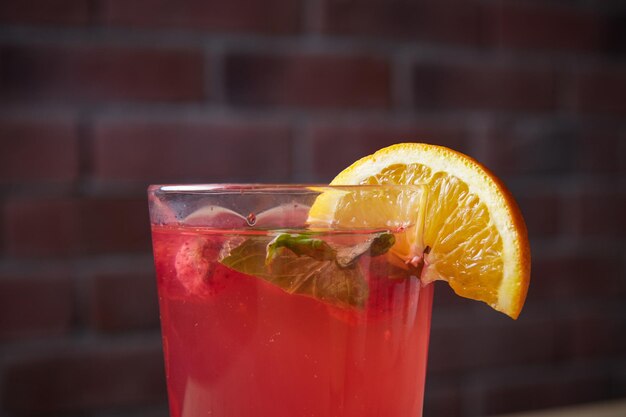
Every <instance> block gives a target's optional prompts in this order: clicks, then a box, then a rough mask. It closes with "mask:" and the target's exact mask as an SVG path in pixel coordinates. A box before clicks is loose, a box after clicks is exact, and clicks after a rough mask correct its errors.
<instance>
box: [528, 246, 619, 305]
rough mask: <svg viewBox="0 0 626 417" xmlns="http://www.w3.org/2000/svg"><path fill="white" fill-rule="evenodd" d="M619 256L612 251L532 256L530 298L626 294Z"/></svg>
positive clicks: (585, 297) (581, 297)
mask: <svg viewBox="0 0 626 417" xmlns="http://www.w3.org/2000/svg"><path fill="white" fill-rule="evenodd" d="M621 276H622V268H621V264H620V260H619V258H618V257H616V256H612V255H604V256H600V255H592V254H588V253H582V254H580V253H574V252H572V253H569V254H563V255H554V256H550V257H546V256H541V254H538V256H535V257H534V258H533V260H532V272H531V285H530V288H529V290H528V299H529V300H530V299H543V300H546V299H548V300H553V301H559V300H563V299H569V300H574V299H578V300H592V299H594V300H606V301H608V300H611V299H612V300H615V299H618V298H619V297H620V296H621V295H623V294H624V289H625V284H624V282H623V279H622V278H621Z"/></svg>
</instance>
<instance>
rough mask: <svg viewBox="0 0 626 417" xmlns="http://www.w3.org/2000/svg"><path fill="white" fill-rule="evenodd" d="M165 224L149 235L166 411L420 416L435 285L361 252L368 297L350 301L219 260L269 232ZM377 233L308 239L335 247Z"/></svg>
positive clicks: (288, 416) (187, 414) (231, 416)
mask: <svg viewBox="0 0 626 417" xmlns="http://www.w3.org/2000/svg"><path fill="white" fill-rule="evenodd" d="M153 223H154V216H153ZM161 223H165V224H161V225H157V224H153V225H152V236H153V245H154V256H155V265H156V272H157V282H158V290H159V300H160V311H161V323H162V333H163V346H164V352H165V366H166V374H167V385H168V393H169V401H170V414H171V416H172V417H199V416H215V417H248V416H250V417H252V416H254V417H270V416H271V417H283V416H284V417H298V416H319V417H368V416H381V417H417V416H421V415H422V403H423V394H424V380H425V373H426V359H427V347H428V337H429V329H430V315H431V304H432V295H433V288H432V286H430V285H429V286H425V287H422V286H421V284H420V281H419V279H417V278H416V277H412V276H408V275H406V274H405V275H404V276H403V277H401V278H398V268H397V267H394V266H392V265H391V264H390V263H389V262H388V260H387V257H385V256H375V254H374V253H373V252H371V251H369V250H368V251H365V252H364V253H363V254H361V255H359V257H358V259H357V260H356V261H355V263H354V265H352V266H351V267H350V268H358V270H359V271H362V272H361V273H362V279H363V282H364V283H365V285H366V288H367V292H366V293H365V294H366V295H365V297H364V298H363V299H362V302H360V303H357V304H358V305H345V304H344V303H341V302H336V300H335V301H333V300H330V301H329V300H328V299H327V298H325V297H324V296H323V295H322V296H320V295H319V294H317V295H314V296H311V295H307V294H298V293H294V291H292V290H286V289H285V286H284V284H281V285H282V287H281V285H276V282H270V281H268V279H263V278H262V277H259V276H254V275H251V274H246V273H242V272H241V271H237V270H236V269H235V268H232V267H230V266H227V264H226V263H225V261H224V256H225V253H227V252H228V251H229V250H232V248H233V247H236V246H237V245H241V244H242V242H248V241H251V242H255V241H259V242H261V243H262V247H265V246H266V245H267V243H268V242H269V241H270V240H271V239H272V238H273V237H274V235H275V234H276V233H275V232H272V231H267V230H265V231H259V230H249V231H247V230H237V229H235V230H219V229H217V228H215V227H205V226H190V225H184V224H180V223H181V222H179V224H178V225H168V224H166V223H167V222H161ZM173 223H174V222H173ZM376 233H377V232H374V231H371V232H365V231H360V232H356V231H351V232H342V233H336V232H321V233H317V234H315V236H314V237H315V239H316V240H317V241H323V242H324V243H325V244H326V243H327V244H329V245H331V246H332V247H339V246H341V245H345V244H346V242H350V244H353V245H354V244H358V243H359V242H369V241H371V239H372V236H375V235H376ZM292 236H293V235H292ZM307 236H308V235H307ZM292 250H294V249H293V248H292ZM296 252H297V251H296ZM290 254H291V255H290V256H292V257H294V259H295V258H297V259H301V258H306V256H307V255H301V256H300V255H298V256H296V255H294V254H293V253H291V252H290ZM320 262H326V261H320ZM329 262H334V261H329ZM318 278H319V279H323V277H318ZM296 292H297V291H296Z"/></svg>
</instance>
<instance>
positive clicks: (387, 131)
mask: <svg viewBox="0 0 626 417" xmlns="http://www.w3.org/2000/svg"><path fill="white" fill-rule="evenodd" d="M309 134H310V137H311V140H312V141H313V170H314V173H315V177H316V178H319V179H321V180H323V181H329V180H331V179H332V178H333V177H334V176H335V175H337V174H338V173H339V172H341V170H342V169H344V168H345V167H347V166H349V165H350V164H352V163H353V162H354V161H356V160H357V159H359V158H362V157H363V156H366V155H369V154H371V153H373V152H375V151H377V150H378V149H380V148H383V147H385V146H389V145H392V144H394V143H399V142H427V143H433V144H438V145H443V146H448V147H450V148H454V149H456V150H459V151H463V152H469V146H468V144H467V134H466V132H464V131H463V130H462V129H461V128H454V127H435V128H433V127H428V126H419V125H404V126H400V125H392V126H390V125H388V124H384V123H371V122H362V123H359V124H352V125H343V126H342V125H338V124H318V125H314V126H312V127H311V129H310V132H309ZM329 150H332V152H329Z"/></svg>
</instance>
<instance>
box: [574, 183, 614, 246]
mask: <svg viewBox="0 0 626 417" xmlns="http://www.w3.org/2000/svg"><path fill="white" fill-rule="evenodd" d="M572 203H573V204H575V205H576V206H578V216H577V218H576V219H575V224H574V228H573V229H574V231H575V233H576V234H578V235H579V236H583V237H590V236H606V237H624V236H626V215H624V213H626V193H624V192H620V191H619V190H615V191H607V192H600V191H595V190H588V191H582V192H581V193H580V195H578V196H576V197H574V198H573V201H572Z"/></svg>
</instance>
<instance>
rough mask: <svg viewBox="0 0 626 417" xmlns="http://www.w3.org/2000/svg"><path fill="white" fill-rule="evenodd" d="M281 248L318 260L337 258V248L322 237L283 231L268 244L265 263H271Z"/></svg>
mask: <svg viewBox="0 0 626 417" xmlns="http://www.w3.org/2000/svg"><path fill="white" fill-rule="evenodd" d="M281 248H287V249H289V250H290V251H292V252H293V253H295V254H296V255H306V256H309V257H311V258H313V259H317V260H318V261H330V260H333V259H335V250H334V249H333V248H331V247H330V245H329V244H328V243H326V242H325V241H323V240H322V239H315V238H312V237H311V236H309V235H305V234H289V233H281V234H280V235H278V236H276V237H275V238H274V239H273V240H272V241H271V242H270V243H269V244H268V245H267V256H266V260H265V263H266V264H270V263H271V262H272V260H273V259H274V258H275V257H276V256H277V255H278V253H279V252H280V249H281Z"/></svg>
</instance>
